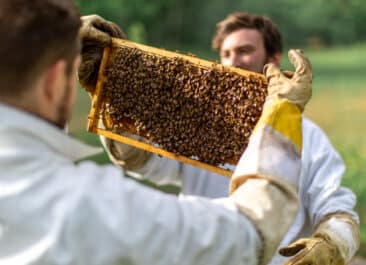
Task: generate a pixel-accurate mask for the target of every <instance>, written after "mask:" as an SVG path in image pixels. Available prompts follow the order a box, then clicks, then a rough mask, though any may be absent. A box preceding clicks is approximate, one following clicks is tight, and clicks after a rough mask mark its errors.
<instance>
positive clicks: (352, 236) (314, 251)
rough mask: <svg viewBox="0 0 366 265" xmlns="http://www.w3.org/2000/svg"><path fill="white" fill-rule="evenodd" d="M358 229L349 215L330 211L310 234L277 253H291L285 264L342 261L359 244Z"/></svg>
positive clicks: (335, 263) (315, 264)
mask: <svg viewBox="0 0 366 265" xmlns="http://www.w3.org/2000/svg"><path fill="white" fill-rule="evenodd" d="M358 229H359V228H358V223H357V222H356V221H354V219H353V218H352V217H351V216H350V215H348V214H344V213H339V214H331V215H329V216H327V217H326V218H325V219H324V220H323V221H321V222H320V224H319V225H318V228H317V229H316V231H315V233H314V235H313V236H312V237H310V238H302V239H299V240H297V241H296V242H294V243H292V244H291V245H289V246H287V247H283V248H280V249H279V253H280V254H281V255H283V256H285V257H290V258H289V259H288V260H287V261H286V262H285V263H284V264H285V265H344V264H346V263H348V262H349V261H350V259H351V258H352V257H353V255H354V254H355V252H356V250H357V249H358V247H359V232H358V231H359V230H358Z"/></svg>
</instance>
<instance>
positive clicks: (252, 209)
mask: <svg viewBox="0 0 366 265" xmlns="http://www.w3.org/2000/svg"><path fill="white" fill-rule="evenodd" d="M289 59H290V62H291V63H292V64H293V65H294V66H295V68H296V70H295V73H294V75H293V76H292V77H287V76H286V75H284V74H283V73H282V72H281V71H280V69H279V68H278V67H276V66H274V65H268V66H266V67H265V75H266V77H267V79H268V97H267V98H266V101H265V104H264V107H263V112H262V115H261V117H260V119H259V121H258V123H257V125H256V127H255V129H254V131H253V133H252V135H251V138H250V141H249V144H248V147H247V149H246V150H245V152H244V154H243V155H242V157H241V158H240V160H239V163H238V165H237V167H236V170H235V172H234V174H233V176H232V178H231V182H230V194H231V195H230V197H231V198H232V199H233V200H234V201H235V203H236V204H237V205H238V208H239V210H240V211H241V212H242V213H244V214H245V215H246V216H248V217H249V218H250V219H251V220H252V222H253V224H254V225H255V226H256V228H257V231H258V232H259V234H260V235H261V237H262V244H263V245H262V253H261V254H260V262H259V264H267V263H268V262H269V261H270V259H271V258H272V256H273V255H274V253H275V251H276V249H277V247H278V244H279V243H280V241H281V239H282V238H283V236H284V234H285V233H286V232H287V230H288V228H289V227H290V226H291V224H292V222H293V220H294V218H295V216H296V213H297V210H298V203H297V185H298V178H299V175H300V168H301V148H302V127H301V120H302V119H301V111H302V110H303V109H304V106H305V105H306V103H307V102H308V101H309V99H310V97H311V81H312V70H311V65H310V63H309V61H308V60H307V59H306V58H305V57H304V56H303V55H302V53H301V52H300V51H299V50H290V51H289ZM284 217H285V218H284Z"/></svg>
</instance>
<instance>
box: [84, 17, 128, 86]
mask: <svg viewBox="0 0 366 265" xmlns="http://www.w3.org/2000/svg"><path fill="white" fill-rule="evenodd" d="M81 20H82V23H83V24H82V26H81V29H80V39H81V44H82V50H81V64H80V67H79V82H80V84H81V85H82V87H84V89H85V90H87V91H88V92H90V93H93V91H94V89H95V85H96V82H97V79H98V71H99V66H100V63H101V60H102V56H103V49H104V47H107V46H108V45H110V43H111V37H114V38H122V39H124V38H125V34H124V33H123V31H122V30H121V29H120V28H119V27H118V26H117V24H115V23H113V22H110V21H107V20H104V19H103V18H101V17H100V16H98V15H90V16H83V17H82V18H81Z"/></svg>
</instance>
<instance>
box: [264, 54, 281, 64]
mask: <svg viewBox="0 0 366 265" xmlns="http://www.w3.org/2000/svg"><path fill="white" fill-rule="evenodd" d="M281 58H282V53H280V52H277V53H275V54H274V55H272V56H271V57H269V58H268V62H267V63H273V64H275V65H277V66H280V64H281Z"/></svg>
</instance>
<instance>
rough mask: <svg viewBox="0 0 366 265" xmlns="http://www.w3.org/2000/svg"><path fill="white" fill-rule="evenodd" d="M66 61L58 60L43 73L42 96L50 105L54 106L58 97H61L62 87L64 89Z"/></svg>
mask: <svg viewBox="0 0 366 265" xmlns="http://www.w3.org/2000/svg"><path fill="white" fill-rule="evenodd" d="M65 68H66V61H65V60H58V61H57V62H55V63H54V64H52V65H51V66H50V67H49V68H48V70H47V71H46V73H45V79H44V95H45V97H46V99H47V101H49V102H50V103H51V104H54V102H56V101H57V100H58V98H59V97H60V96H62V95H63V93H64V91H63V89H62V88H63V87H65V82H67V80H66V74H65Z"/></svg>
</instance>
